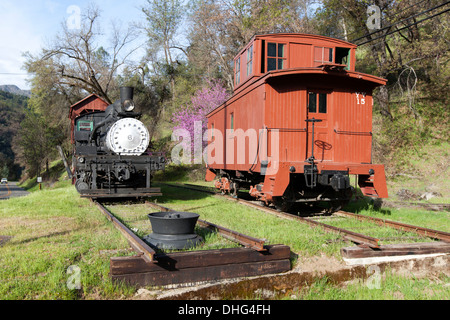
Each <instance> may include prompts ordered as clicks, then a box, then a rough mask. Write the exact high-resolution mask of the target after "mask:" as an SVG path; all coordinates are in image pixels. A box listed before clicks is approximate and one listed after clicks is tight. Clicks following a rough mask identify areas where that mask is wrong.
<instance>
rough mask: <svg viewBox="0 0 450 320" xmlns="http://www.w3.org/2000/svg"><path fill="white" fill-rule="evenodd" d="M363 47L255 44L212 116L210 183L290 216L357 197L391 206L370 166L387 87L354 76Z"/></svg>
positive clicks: (281, 39)
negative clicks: (378, 101) (355, 188)
mask: <svg viewBox="0 0 450 320" xmlns="http://www.w3.org/2000/svg"><path fill="white" fill-rule="evenodd" d="M355 51H356V45H354V44H351V43H348V42H345V41H342V40H337V39H333V38H328V37H323V36H317V35H307V34H265V35H256V36H254V37H253V38H252V39H251V41H250V42H249V44H248V45H247V46H245V47H244V48H243V49H242V50H241V51H240V52H239V53H238V55H237V56H236V58H235V59H234V66H235V67H234V85H235V90H234V94H233V96H232V97H231V98H230V99H229V100H228V101H226V102H225V103H224V104H222V105H221V106H219V107H218V108H216V109H215V110H213V111H212V112H210V113H209V114H208V116H207V117H208V129H211V130H210V131H209V139H210V141H211V143H210V144H209V146H208V150H207V153H208V161H207V162H208V163H207V167H208V170H207V175H206V179H207V180H208V181H212V180H213V179H214V177H215V176H218V177H219V180H218V181H216V187H218V188H219V189H221V190H222V191H225V192H230V193H232V194H235V193H236V192H237V190H238V189H239V188H241V187H246V188H249V189H250V194H251V195H252V196H254V197H256V198H257V199H260V200H263V201H265V202H266V203H267V204H268V203H274V204H275V205H276V206H277V207H279V208H281V209H287V208H288V207H290V206H291V205H292V204H294V203H298V202H313V201H328V202H331V203H332V205H333V206H334V207H337V206H340V205H342V204H343V203H345V202H346V201H348V200H349V199H350V197H351V195H352V187H351V185H350V177H349V175H358V184H359V186H360V188H361V190H362V192H363V193H364V194H365V195H368V196H372V197H380V198H386V197H387V196H388V194H387V187H386V178H385V173H384V166H383V165H380V164H372V161H371V160H372V159H371V152H372V106H373V100H372V91H373V89H374V88H376V87H378V86H381V85H385V84H386V80H385V79H382V78H379V77H375V76H372V75H368V74H363V73H360V72H356V71H355Z"/></svg>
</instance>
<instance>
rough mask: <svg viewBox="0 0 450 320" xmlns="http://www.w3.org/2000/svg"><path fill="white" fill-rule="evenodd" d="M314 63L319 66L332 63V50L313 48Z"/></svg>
mask: <svg viewBox="0 0 450 320" xmlns="http://www.w3.org/2000/svg"><path fill="white" fill-rule="evenodd" d="M314 62H317V63H319V64H323V63H330V62H333V49H332V48H325V47H314Z"/></svg>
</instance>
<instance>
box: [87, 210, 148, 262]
mask: <svg viewBox="0 0 450 320" xmlns="http://www.w3.org/2000/svg"><path fill="white" fill-rule="evenodd" d="M94 203H95V204H96V205H97V207H98V208H99V209H100V211H101V212H102V213H103V214H104V215H105V216H106V218H107V219H108V220H110V221H111V222H112V223H113V224H114V226H115V227H116V228H117V229H118V230H119V231H120V232H121V233H122V234H123V235H124V236H125V238H127V240H128V243H129V244H130V246H131V247H132V248H133V249H134V250H135V251H136V252H138V254H139V255H141V256H142V258H143V259H144V260H145V261H146V262H155V254H156V252H155V251H154V250H153V249H152V248H151V247H150V246H149V245H148V244H147V243H145V242H144V241H143V240H142V239H141V238H139V237H138V236H137V235H135V234H134V232H132V231H131V230H130V229H128V228H127V227H126V226H125V225H124V224H123V223H122V222H120V221H119V220H118V219H117V218H116V217H114V215H113V214H112V213H111V212H109V210H108V209H106V208H105V207H104V206H103V205H102V204H101V203H99V202H97V201H94Z"/></svg>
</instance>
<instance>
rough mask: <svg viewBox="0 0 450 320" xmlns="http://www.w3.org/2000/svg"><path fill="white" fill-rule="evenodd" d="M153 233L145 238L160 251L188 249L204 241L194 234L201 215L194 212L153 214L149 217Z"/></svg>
mask: <svg viewBox="0 0 450 320" xmlns="http://www.w3.org/2000/svg"><path fill="white" fill-rule="evenodd" d="M147 216H148V218H149V219H150V223H151V225H152V231H153V233H151V234H149V235H148V236H146V237H144V240H145V241H146V242H147V243H148V244H149V245H151V246H153V247H157V248H159V249H188V248H192V247H195V246H196V245H198V244H199V243H201V242H202V241H203V239H202V237H200V236H198V235H197V234H196V233H195V232H194V228H195V224H196V223H197V220H198V218H199V215H198V214H196V213H192V212H181V211H168V212H153V213H150V214H148V215H147Z"/></svg>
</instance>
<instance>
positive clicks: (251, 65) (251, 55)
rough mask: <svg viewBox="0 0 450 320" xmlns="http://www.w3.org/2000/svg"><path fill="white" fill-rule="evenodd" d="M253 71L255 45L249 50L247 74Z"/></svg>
mask: <svg viewBox="0 0 450 320" xmlns="http://www.w3.org/2000/svg"><path fill="white" fill-rule="evenodd" d="M252 73H253V45H251V46H250V48H248V50H247V76H249V75H251V74H252Z"/></svg>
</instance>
